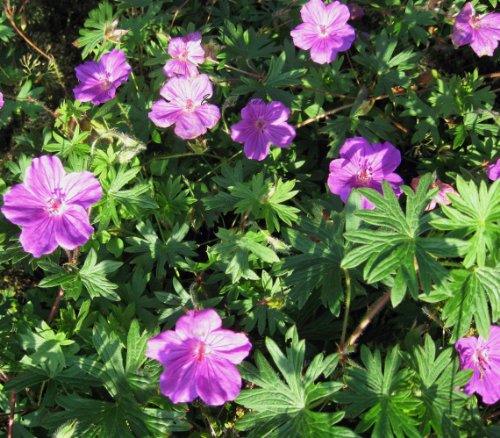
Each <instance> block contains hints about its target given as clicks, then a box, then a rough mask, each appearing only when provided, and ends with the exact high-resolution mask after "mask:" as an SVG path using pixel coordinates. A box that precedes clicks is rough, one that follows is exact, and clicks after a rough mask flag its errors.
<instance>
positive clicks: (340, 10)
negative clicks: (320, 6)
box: [325, 1, 351, 27]
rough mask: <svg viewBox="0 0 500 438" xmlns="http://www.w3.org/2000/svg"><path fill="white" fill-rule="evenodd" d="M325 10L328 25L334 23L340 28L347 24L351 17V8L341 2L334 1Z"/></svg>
mask: <svg viewBox="0 0 500 438" xmlns="http://www.w3.org/2000/svg"><path fill="white" fill-rule="evenodd" d="M325 10H326V17H325V22H326V23H328V24H332V23H333V24H335V25H336V26H339V27H340V26H342V25H343V24H345V23H347V21H348V20H349V18H350V17H351V13H350V12H349V8H348V7H347V6H346V5H344V4H342V3H340V2H339V1H334V2H332V3H330V4H328V5H326V7H325Z"/></svg>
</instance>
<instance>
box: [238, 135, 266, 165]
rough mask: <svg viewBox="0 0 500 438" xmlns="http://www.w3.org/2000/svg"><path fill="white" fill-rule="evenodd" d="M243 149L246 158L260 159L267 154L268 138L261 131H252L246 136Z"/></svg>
mask: <svg viewBox="0 0 500 438" xmlns="http://www.w3.org/2000/svg"><path fill="white" fill-rule="evenodd" d="M243 151H244V152H245V155H246V157H247V158H248V159H250V160H257V161H262V160H263V159H264V158H266V157H267V156H268V155H269V140H268V139H267V137H266V136H265V135H263V133H262V132H260V131H254V132H252V133H251V134H250V135H248V136H247V138H246V140H245V144H244V146H243Z"/></svg>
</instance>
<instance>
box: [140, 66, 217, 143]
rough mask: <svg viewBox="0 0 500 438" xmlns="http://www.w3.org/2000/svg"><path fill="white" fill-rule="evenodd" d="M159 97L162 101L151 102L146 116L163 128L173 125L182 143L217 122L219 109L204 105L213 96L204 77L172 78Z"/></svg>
mask: <svg viewBox="0 0 500 438" xmlns="http://www.w3.org/2000/svg"><path fill="white" fill-rule="evenodd" d="M160 94H161V96H162V97H163V99H160V100H157V101H156V102H155V103H153V106H152V107H151V112H150V113H149V114H148V117H149V118H150V119H151V121H152V122H153V123H154V124H155V125H156V126H160V127H162V128H167V127H169V126H171V125H173V124H175V130H174V132H175V134H176V135H178V136H179V137H180V138H183V139H184V140H189V139H192V138H196V137H198V136H200V135H202V134H205V133H206V132H207V129H211V128H213V127H214V126H215V125H216V124H217V122H218V121H219V119H220V111H219V108H218V107H216V106H215V105H212V104H210V103H206V102H205V101H206V100H207V99H209V98H210V97H212V94H213V88H212V84H211V83H210V80H209V79H208V76H207V75H199V76H195V77H191V78H190V77H187V76H176V77H174V78H171V79H169V80H168V82H167V83H166V84H165V85H164V86H163V87H162V89H161V90H160Z"/></svg>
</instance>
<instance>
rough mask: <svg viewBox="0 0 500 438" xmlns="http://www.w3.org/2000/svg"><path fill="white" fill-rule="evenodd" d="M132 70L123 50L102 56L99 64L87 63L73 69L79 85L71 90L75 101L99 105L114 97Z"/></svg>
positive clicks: (94, 62)
mask: <svg viewBox="0 0 500 438" xmlns="http://www.w3.org/2000/svg"><path fill="white" fill-rule="evenodd" d="M131 71H132V68H131V67H130V65H129V64H128V63H127V60H126V56H125V52H123V50H112V51H111V52H109V53H106V54H104V55H102V57H101V59H100V60H99V62H96V61H87V62H84V63H83V64H82V65H79V66H78V67H75V72H76V77H77V78H78V80H79V81H80V83H79V84H78V85H77V86H76V87H75V88H74V89H73V92H74V93H75V99H76V100H79V101H81V102H92V103H93V104H94V105H100V104H101V103H104V102H107V101H108V100H111V99H113V98H114V97H115V94H116V89H117V88H118V87H119V86H120V85H121V84H123V83H124V82H126V81H127V79H128V77H129V75H130V72H131Z"/></svg>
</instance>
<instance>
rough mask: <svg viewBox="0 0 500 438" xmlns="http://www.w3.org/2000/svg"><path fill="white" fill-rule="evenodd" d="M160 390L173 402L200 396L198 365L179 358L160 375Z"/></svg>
mask: <svg viewBox="0 0 500 438" xmlns="http://www.w3.org/2000/svg"><path fill="white" fill-rule="evenodd" d="M160 390H161V392H162V393H163V394H164V395H166V396H167V397H168V398H170V400H172V403H187V402H191V401H193V400H194V399H195V398H196V397H198V392H197V391H196V365H195V364H194V363H192V362H191V361H189V360H183V359H179V360H178V361H177V362H176V363H175V364H173V365H171V366H170V367H168V369H166V370H165V372H164V373H162V375H161V376H160Z"/></svg>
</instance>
